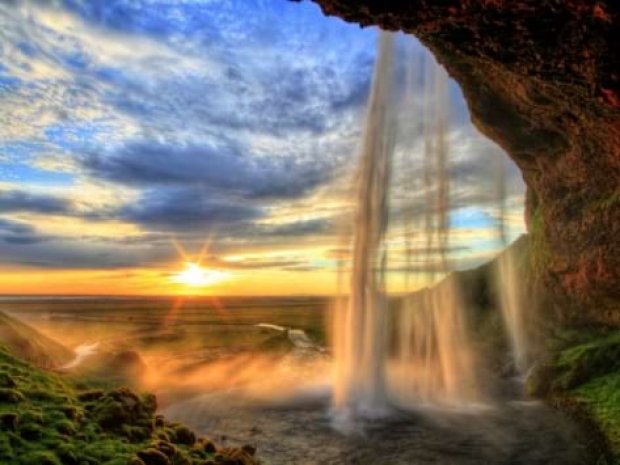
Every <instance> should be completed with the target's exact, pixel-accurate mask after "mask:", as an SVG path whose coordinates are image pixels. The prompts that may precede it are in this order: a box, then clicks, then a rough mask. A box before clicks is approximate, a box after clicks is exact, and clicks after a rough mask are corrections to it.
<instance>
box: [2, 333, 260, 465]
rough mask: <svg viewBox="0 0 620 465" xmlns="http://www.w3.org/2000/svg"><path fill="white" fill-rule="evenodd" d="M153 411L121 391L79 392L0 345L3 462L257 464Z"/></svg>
mask: <svg viewBox="0 0 620 465" xmlns="http://www.w3.org/2000/svg"><path fill="white" fill-rule="evenodd" d="M155 408H156V401H155V398H154V396H152V395H148V394H145V395H137V394H135V393H133V392H132V391H130V390H129V389H127V388H118V389H115V390H112V391H109V392H106V393H102V392H101V391H87V392H80V390H78V388H76V386H75V385H74V384H72V382H71V381H70V380H68V379H65V378H63V377H61V376H60V375H58V374H55V373H50V372H47V371H44V370H42V369H39V368H36V367H34V366H33V365H31V364H30V363H28V362H26V361H24V360H22V359H20V358H18V357H16V356H14V355H13V354H12V353H11V351H10V350H9V349H8V348H7V347H6V346H4V345H0V463H2V464H7V465H12V464H15V465H22V464H23V465H32V464H40V465H60V464H63V465H73V464H75V465H82V464H88V465H99V464H106V465H125V464H131V465H144V464H147V465H148V464H161V465H167V464H171V465H181V464H183V465H204V464H211V463H216V462H217V463H224V464H229V465H232V464H240V465H242V464H246V465H249V464H254V463H256V462H255V460H254V459H253V458H252V456H251V454H250V453H249V452H248V451H243V450H241V449H221V450H220V449H216V447H215V446H214V445H213V443H211V442H210V441H208V440H205V439H200V440H196V438H195V436H194V434H193V433H192V432H191V431H190V430H189V429H188V428H187V427H185V426H183V425H179V424H174V423H168V422H165V421H164V420H163V418H161V417H158V416H156V415H155ZM233 457H234V458H233ZM234 460H237V461H234Z"/></svg>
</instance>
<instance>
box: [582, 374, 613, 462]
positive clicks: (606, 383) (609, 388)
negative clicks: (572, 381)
mask: <svg viewBox="0 0 620 465" xmlns="http://www.w3.org/2000/svg"><path fill="white" fill-rule="evenodd" d="M575 394H576V396H577V398H578V399H579V400H580V401H582V402H583V403H584V404H585V405H586V406H587V407H588V409H589V410H590V411H591V413H592V414H593V416H594V418H595V419H596V420H597V423H598V424H600V425H601V427H602V429H603V431H604V432H605V435H606V437H607V439H608V440H609V443H610V446H611V449H612V452H613V454H614V455H615V456H616V457H618V458H620V372H616V373H611V374H608V375H605V376H601V377H598V378H595V379H593V380H592V381H589V382H587V383H585V384H583V385H581V386H579V387H578V388H577V389H576V390H575Z"/></svg>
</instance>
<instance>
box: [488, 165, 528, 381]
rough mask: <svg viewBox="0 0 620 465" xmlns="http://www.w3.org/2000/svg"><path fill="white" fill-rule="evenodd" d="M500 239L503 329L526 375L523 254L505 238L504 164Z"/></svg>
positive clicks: (499, 174)
mask: <svg viewBox="0 0 620 465" xmlns="http://www.w3.org/2000/svg"><path fill="white" fill-rule="evenodd" d="M495 179H496V181H497V189H496V192H497V196H496V197H497V200H496V201H497V210H498V212H497V237H498V240H499V242H500V244H501V247H502V248H503V249H504V250H503V252H501V253H500V255H499V256H498V258H497V263H496V269H495V276H496V286H497V290H498V297H499V299H498V300H499V307H500V309H501V312H502V317H503V320H504V326H505V328H506V333H507V336H508V345H509V348H510V352H511V356H512V362H513V364H514V367H515V370H516V372H517V373H518V374H520V375H524V374H525V373H526V372H527V370H528V368H529V365H530V362H531V360H530V358H531V357H530V341H529V339H530V338H529V331H528V330H529V328H528V315H527V303H526V299H525V295H524V294H523V289H524V288H525V286H524V285H523V284H524V283H522V282H521V277H522V276H521V274H520V272H519V265H520V259H521V257H520V256H519V253H520V252H521V250H520V249H519V248H516V247H514V246H512V247H508V248H507V245H508V240H507V237H506V201H507V190H506V171H505V164H504V162H503V160H501V159H499V160H498V161H497V173H496V175H495Z"/></svg>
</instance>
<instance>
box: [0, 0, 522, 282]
mask: <svg viewBox="0 0 620 465" xmlns="http://www.w3.org/2000/svg"><path fill="white" fill-rule="evenodd" d="M0 38H1V42H0V44H1V47H0V106H1V107H2V112H1V114H0V214H1V215H2V216H1V217H0V218H1V219H2V221H1V222H0V256H1V257H2V259H1V260H2V261H1V262H0V268H4V269H6V270H13V269H23V270H26V271H25V272H27V271H28V270H29V269H32V268H33V267H34V268H37V269H47V270H65V269H70V268H76V269H90V270H108V269H109V270H119V269H134V268H137V267H140V268H151V269H165V268H166V266H168V265H169V263H170V262H171V261H172V260H174V259H175V257H177V255H178V251H177V250H176V249H175V248H174V247H172V246H171V241H172V242H175V243H180V244H181V245H182V247H183V248H184V249H185V250H187V251H188V253H190V255H191V254H195V253H197V252H198V251H199V250H201V249H202V247H203V245H204V243H205V241H208V243H209V254H208V256H209V260H210V263H211V266H214V267H216V266H217V267H221V268H230V269H236V270H239V269H243V270H272V271H274V272H275V271H277V272H289V273H297V275H299V280H301V281H303V280H307V279H308V278H307V275H308V271H309V270H316V269H319V268H323V269H324V268H330V267H333V259H331V258H330V255H329V251H330V250H333V249H334V248H335V247H337V244H338V242H339V239H338V237H339V235H338V232H337V230H338V227H337V226H338V221H339V218H341V217H342V215H343V212H344V211H345V210H346V209H347V208H348V207H349V206H350V205H349V204H348V200H347V199H346V198H345V197H346V196H345V191H346V189H345V187H346V186H347V185H348V181H347V179H349V178H350V176H351V172H352V170H353V168H354V165H355V156H356V149H357V145H358V139H359V136H360V132H361V130H362V123H363V116H364V108H365V103H366V99H367V96H368V92H369V87H370V79H371V74H372V66H373V63H374V58H375V42H376V38H377V30H376V29H375V28H367V29H361V28H359V27H358V26H356V25H351V24H346V23H344V22H343V21H341V20H339V19H336V18H327V17H325V16H323V14H322V13H321V11H320V10H319V8H318V7H317V6H316V5H315V4H313V3H311V2H301V3H296V2H288V1H284V0H266V1H258V0H257V1H250V0H244V1H241V0H236V1H227V0H183V1H175V2H170V1H156V0H125V1H123V0H120V1H113V0H107V1H103V0H101V1H92V0H84V1H79V0H66V1H64V2H51V1H49V2H48V1H43V0H40V1H19V0H17V1H12V2H8V3H7V2H5V3H2V4H0ZM401 40H403V38H401ZM415 50H416V53H417V54H418V55H421V54H423V53H424V51H423V49H422V47H421V46H420V45H419V44H417V43H416V45H415ZM451 103H452V116H453V124H452V133H451V141H453V144H452V145H453V148H454V150H453V152H454V160H455V162H454V173H453V176H454V178H455V181H456V180H458V184H456V185H457V186H460V187H458V188H457V189H455V190H454V198H455V209H454V217H453V225H454V227H455V228H461V229H467V230H472V229H476V228H484V227H488V226H489V221H490V222H491V223H492V218H490V217H489V213H488V211H487V210H488V205H487V204H489V198H490V197H491V194H490V193H489V189H491V187H490V185H489V182H488V176H489V169H490V168H489V167H488V165H489V163H488V160H489V159H490V157H497V156H499V157H504V155H502V153H501V150H500V149H499V148H498V147H496V146H495V145H493V144H491V143H490V142H488V141H486V140H485V139H484V138H482V137H481V136H480V135H479V134H477V132H476V131H475V130H474V129H473V127H472V126H471V124H470V123H469V121H468V114H467V110H466V107H465V104H464V101H463V99H462V97H461V95H460V92H459V90H458V88H457V87H456V86H455V85H454V84H452V88H451ZM507 166H508V170H509V171H508V172H509V175H508V180H509V192H510V194H511V195H512V196H513V197H511V199H512V200H511V202H513V203H512V204H514V207H515V218H517V217H518V216H519V213H518V212H519V210H518V209H519V208H520V202H521V196H522V191H523V186H522V183H521V181H520V178H519V175H518V173H517V170H516V169H515V168H514V167H513V166H511V165H508V164H507ZM512 204H511V205H512ZM464 207H467V208H468V209H465V210H462V211H461V210H460V208H464ZM485 209H486V210H485ZM485 212H486V213H485ZM489 218H490V220H489ZM487 220H488V221H487ZM511 224H513V225H514V228H513V230H514V231H513V235H516V234H517V233H518V232H519V231H520V230H521V229H522V226H520V220H516V219H515V220H514V221H513V222H512V223H511ZM464 237H465V236H464ZM467 237H469V236H467ZM20 238H21V239H20ZM463 240H465V239H463ZM481 250H482V249H481ZM472 257H473V258H472V259H476V257H477V256H476V254H475V253H474V254H472ZM466 258H467V257H466ZM470 258H471V257H470ZM477 259H480V257H477ZM470 261H471V260H470ZM468 263H469V262H468ZM304 273H305V274H304ZM302 274H303V276H301V275H302ZM291 276H293V275H291ZM292 279H294V277H291V280H292ZM321 286H323V284H322V285H321ZM300 289H301V288H300ZM0 291H2V289H1V288H0Z"/></svg>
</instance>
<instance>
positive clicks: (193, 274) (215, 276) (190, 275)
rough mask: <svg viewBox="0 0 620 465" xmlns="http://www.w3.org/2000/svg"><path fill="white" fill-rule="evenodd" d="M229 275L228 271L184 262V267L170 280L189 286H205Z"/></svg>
mask: <svg viewBox="0 0 620 465" xmlns="http://www.w3.org/2000/svg"><path fill="white" fill-rule="evenodd" d="M229 277H230V273H227V272H225V271H221V270H210V269H207V268H203V267H202V266H200V265H199V264H198V263H193V262H186V263H185V268H184V269H183V270H182V271H180V272H178V273H177V274H175V275H174V276H173V277H172V280H173V281H174V282H175V283H179V284H183V285H185V286H189V287H205V286H210V285H212V284H215V283H218V282H220V281H223V280H225V279H228V278H229Z"/></svg>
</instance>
